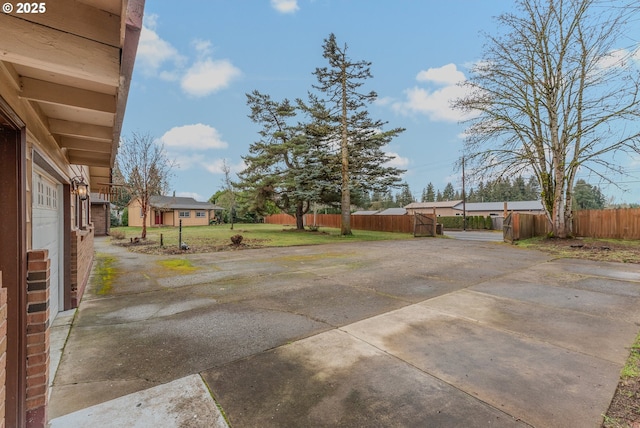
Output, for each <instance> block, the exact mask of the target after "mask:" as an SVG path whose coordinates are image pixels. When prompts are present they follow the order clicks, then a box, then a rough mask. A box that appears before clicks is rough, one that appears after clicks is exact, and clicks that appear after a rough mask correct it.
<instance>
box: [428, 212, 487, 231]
mask: <svg viewBox="0 0 640 428" xmlns="http://www.w3.org/2000/svg"><path fill="white" fill-rule="evenodd" d="M462 219H463V217H462V216H455V217H453V216H451V217H444V216H440V217H438V223H441V224H442V227H444V228H445V229H462V228H463V225H462ZM492 228H493V221H492V220H491V216H486V217H483V216H481V215H474V216H468V217H467V229H489V230H490V229H492Z"/></svg>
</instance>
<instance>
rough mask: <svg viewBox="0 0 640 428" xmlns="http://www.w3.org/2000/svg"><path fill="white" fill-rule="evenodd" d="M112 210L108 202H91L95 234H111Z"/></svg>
mask: <svg viewBox="0 0 640 428" xmlns="http://www.w3.org/2000/svg"><path fill="white" fill-rule="evenodd" d="M110 214H111V212H110V211H109V205H107V204H91V222H92V223H93V227H94V234H95V236H104V235H108V234H109V229H110V227H109V226H110V224H111V216H110Z"/></svg>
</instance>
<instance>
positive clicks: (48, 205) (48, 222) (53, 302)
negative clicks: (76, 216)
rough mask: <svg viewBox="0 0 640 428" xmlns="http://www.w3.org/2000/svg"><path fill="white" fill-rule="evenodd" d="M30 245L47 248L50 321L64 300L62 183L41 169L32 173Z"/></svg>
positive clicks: (36, 247) (37, 248) (36, 248)
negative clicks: (49, 264)
mask: <svg viewBox="0 0 640 428" xmlns="http://www.w3.org/2000/svg"><path fill="white" fill-rule="evenodd" d="M32 193H33V211H32V212H33V219H32V225H33V229H32V248H33V249H34V250H39V249H47V250H49V259H50V260H51V267H50V271H49V290H50V293H49V296H50V298H49V308H50V310H49V319H50V320H51V321H53V320H54V319H55V317H56V315H57V314H58V310H59V309H60V306H62V302H64V287H63V286H62V284H63V281H61V279H60V278H61V277H62V268H61V261H62V259H63V257H62V241H63V240H62V224H63V222H62V215H61V211H62V185H61V184H58V183H56V182H55V181H54V180H53V179H52V178H51V177H50V176H48V175H47V174H46V173H45V172H44V171H42V170H40V169H36V168H34V172H33V189H32Z"/></svg>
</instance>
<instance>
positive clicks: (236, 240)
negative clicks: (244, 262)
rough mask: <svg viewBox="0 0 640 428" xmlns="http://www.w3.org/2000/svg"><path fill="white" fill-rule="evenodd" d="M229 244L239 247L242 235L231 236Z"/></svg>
mask: <svg viewBox="0 0 640 428" xmlns="http://www.w3.org/2000/svg"><path fill="white" fill-rule="evenodd" d="M231 242H232V243H233V245H236V246H238V245H240V243H241V242H242V235H233V236H232V237H231Z"/></svg>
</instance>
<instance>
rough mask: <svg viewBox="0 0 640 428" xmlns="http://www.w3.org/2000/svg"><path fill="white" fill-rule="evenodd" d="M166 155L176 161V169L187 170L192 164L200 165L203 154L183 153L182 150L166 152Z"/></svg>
mask: <svg viewBox="0 0 640 428" xmlns="http://www.w3.org/2000/svg"><path fill="white" fill-rule="evenodd" d="M167 157H169V159H173V160H174V161H175V162H176V169H180V170H187V169H190V168H191V167H193V166H194V165H200V164H201V163H202V162H203V160H204V156H203V155H201V154H185V153H184V152H180V153H175V152H167Z"/></svg>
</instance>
